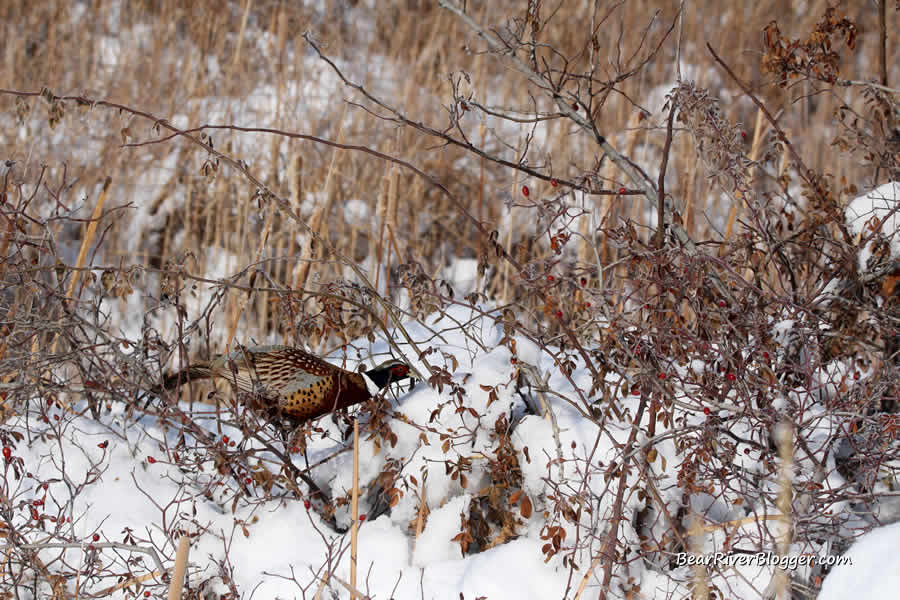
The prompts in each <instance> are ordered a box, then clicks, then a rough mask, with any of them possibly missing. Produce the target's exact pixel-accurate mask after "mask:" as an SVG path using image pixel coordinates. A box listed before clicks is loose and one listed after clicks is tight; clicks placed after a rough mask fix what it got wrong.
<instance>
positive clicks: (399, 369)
mask: <svg viewBox="0 0 900 600" xmlns="http://www.w3.org/2000/svg"><path fill="white" fill-rule="evenodd" d="M391 372H392V373H393V374H394V375H396V376H397V377H403V376H404V375H406V374H407V373H409V367H407V366H406V365H395V366H394V368H393V369H391Z"/></svg>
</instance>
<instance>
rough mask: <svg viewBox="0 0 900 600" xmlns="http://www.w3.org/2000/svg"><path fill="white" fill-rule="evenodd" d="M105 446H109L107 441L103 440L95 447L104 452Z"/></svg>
mask: <svg viewBox="0 0 900 600" xmlns="http://www.w3.org/2000/svg"><path fill="white" fill-rule="evenodd" d="M107 446H109V440H103V441H102V442H100V443H99V444H97V447H98V448H100V449H101V450H106V447H107Z"/></svg>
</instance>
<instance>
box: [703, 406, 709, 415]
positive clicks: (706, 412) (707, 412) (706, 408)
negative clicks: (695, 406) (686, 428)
mask: <svg viewBox="0 0 900 600" xmlns="http://www.w3.org/2000/svg"><path fill="white" fill-rule="evenodd" d="M709 412H710V411H709V407H708V406H704V407H703V414H704V415H706V416H707V417H708V416H709Z"/></svg>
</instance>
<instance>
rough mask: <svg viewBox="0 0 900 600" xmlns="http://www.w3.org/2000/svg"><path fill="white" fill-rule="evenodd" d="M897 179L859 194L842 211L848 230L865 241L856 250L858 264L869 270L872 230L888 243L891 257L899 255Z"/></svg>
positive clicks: (899, 234)
mask: <svg viewBox="0 0 900 600" xmlns="http://www.w3.org/2000/svg"><path fill="white" fill-rule="evenodd" d="M898 210H900V183H898V182H896V181H891V182H889V183H885V184H884V185H880V186H878V187H877V188H875V189H874V190H872V191H871V192H868V193H866V194H863V195H862V196H858V197H857V198H855V199H854V200H853V201H851V202H850V204H849V205H848V206H847V210H846V211H845V215H846V218H847V226H848V227H849V228H850V232H851V233H852V234H853V235H855V236H857V237H858V238H859V240H860V241H861V242H865V245H864V246H863V247H862V248H860V250H859V268H860V270H862V271H866V270H868V263H869V258H870V257H871V256H872V251H873V245H874V240H873V237H874V235H873V234H878V235H880V236H882V237H883V238H884V239H885V240H887V242H888V243H889V244H890V251H891V258H898V257H900V214H898Z"/></svg>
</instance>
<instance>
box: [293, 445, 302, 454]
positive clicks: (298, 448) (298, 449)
mask: <svg viewBox="0 0 900 600" xmlns="http://www.w3.org/2000/svg"><path fill="white" fill-rule="evenodd" d="M298 452H300V446H291V454H297V453H298Z"/></svg>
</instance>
